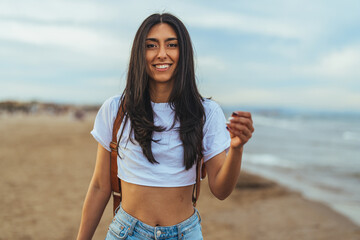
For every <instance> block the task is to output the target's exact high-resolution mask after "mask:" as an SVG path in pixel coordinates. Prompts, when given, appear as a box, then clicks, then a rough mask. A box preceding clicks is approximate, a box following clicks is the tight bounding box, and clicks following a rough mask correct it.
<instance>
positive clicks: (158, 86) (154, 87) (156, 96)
mask: <svg viewBox="0 0 360 240" xmlns="http://www.w3.org/2000/svg"><path fill="white" fill-rule="evenodd" d="M172 87H173V83H172V81H171V82H167V83H154V84H150V89H149V90H150V99H151V101H152V102H154V103H165V102H168V101H169V97H170V94H171V91H172Z"/></svg>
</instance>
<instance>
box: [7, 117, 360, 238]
mask: <svg viewBox="0 0 360 240" xmlns="http://www.w3.org/2000/svg"><path fill="white" fill-rule="evenodd" d="M94 117H95V116H94V115H92V116H88V117H87V118H86V119H85V120H84V121H77V120H75V119H74V118H73V117H71V116H61V117H54V116H44V115H43V116H21V115H17V116H5V115H0V133H1V134H0V176H1V180H2V181H1V183H0V194H1V195H0V196H1V197H0V222H1V224H0V240H2V239H4V240H5V239H75V238H76V235H77V231H78V227H79V223H80V218H81V209H82V204H83V201H84V198H85V194H86V191H87V187H88V184H89V182H90V179H91V176H92V172H93V168H94V165H95V156H96V145H97V143H96V141H95V140H94V139H93V138H92V136H91V135H90V133H89V132H90V131H91V129H92V125H93V120H94ZM245 151H246V150H245ZM245 161H246V159H245ZM197 207H198V209H199V211H200V214H201V217H202V229H203V235H204V239H245V240H248V239H251V240H257V239H267V240H268V239H277V240H279V239H280V240H281V239H327V240H330V239H334V240H335V239H360V227H359V226H357V225H355V224H354V223H352V222H351V221H350V220H349V219H347V218H346V217H344V216H342V215H340V214H338V213H337V212H335V211H333V210H332V209H330V208H329V207H327V206H326V205H324V204H322V203H318V202H314V201H309V200H306V199H304V198H303V197H302V196H301V195H300V194H299V193H296V192H293V191H290V190H288V189H286V188H284V187H282V186H280V185H279V184H277V183H275V182H272V181H269V180H267V179H263V178H261V177H259V176H254V175H250V174H247V173H245V172H242V174H241V177H240V179H239V182H238V185H237V188H236V189H235V190H234V192H233V194H232V195H231V196H230V197H229V198H228V199H226V200H224V201H219V200H217V199H215V197H213V196H212V194H211V193H210V191H209V189H208V186H207V180H206V179H205V180H204V181H203V182H202V187H201V195H200V200H199V202H198V205H197ZM111 208H112V204H109V205H108V207H107V208H106V210H105V212H104V215H103V218H102V220H101V222H100V224H99V226H98V229H97V231H96V233H95V235H94V238H93V239H104V238H105V235H106V231H107V227H108V225H109V223H110V222H111V219H112V213H111V210H112V209H111Z"/></svg>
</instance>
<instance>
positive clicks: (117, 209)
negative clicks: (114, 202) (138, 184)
mask: <svg viewBox="0 0 360 240" xmlns="http://www.w3.org/2000/svg"><path fill="white" fill-rule="evenodd" d="M120 207H121V203H120V205H119V206H118V207H117V208H116V209H115V212H114V215H116V214H117V212H118V211H119V209H120Z"/></svg>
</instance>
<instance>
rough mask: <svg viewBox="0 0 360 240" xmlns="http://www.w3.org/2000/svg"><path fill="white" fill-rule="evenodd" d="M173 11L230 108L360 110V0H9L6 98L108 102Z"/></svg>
mask: <svg viewBox="0 0 360 240" xmlns="http://www.w3.org/2000/svg"><path fill="white" fill-rule="evenodd" d="M159 12H160V13H162V12H170V13H172V14H174V15H176V16H177V17H179V18H180V19H181V20H182V21H183V22H184V23H185V25H186V26H187V28H188V31H189V33H190V36H191V38H192V42H193V46H194V50H195V61H196V75H197V81H198V87H199V89H200V92H201V94H202V95H203V96H204V97H212V98H213V99H214V100H216V101H218V102H219V103H220V104H222V105H236V106H240V107H241V106H244V107H245V106H247V107H249V106H250V107H251V106H253V107H263V108H277V107H285V108H302V109H312V110H331V111H356V112H360V14H359V12H360V1H358V0H342V1H340V0H338V1H331V0H328V1H325V0H324V1H318V0H312V1H310V0H302V1H298V0H292V1H288V0H271V1H270V0H269V1H266V0H253V1H211V0H207V1H176V2H175V1H173V2H171V1H155V0H154V1H146V0H140V1H136V0H134V1H121V0H116V1H115V0H108V1H92V0H87V1H78V0H71V1H70V0H61V1H60V0H59V1H53V0H46V1H45V0H43V1H40V0H23V1H21V0H2V1H0V101H3V100H19V101H30V100H38V101H48V102H59V103H76V104H101V103H102V102H103V101H104V100H106V99H107V98H109V97H111V96H113V95H116V94H120V93H121V92H122V90H123V88H124V86H125V79H126V71H127V66H128V60H129V55H130V48H131V45H132V40H133V38H134V36H135V33H136V31H137V28H138V27H139V26H140V24H141V22H142V21H143V20H144V19H145V18H146V17H147V16H149V15H150V14H152V13H159Z"/></svg>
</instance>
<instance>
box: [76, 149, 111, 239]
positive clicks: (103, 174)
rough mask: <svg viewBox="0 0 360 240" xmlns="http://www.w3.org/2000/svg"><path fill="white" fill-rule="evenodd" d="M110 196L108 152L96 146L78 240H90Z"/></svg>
mask: <svg viewBox="0 0 360 240" xmlns="http://www.w3.org/2000/svg"><path fill="white" fill-rule="evenodd" d="M110 194H111V183H110V152H108V151H107V150H106V149H105V148H104V147H103V146H101V144H98V150H97V157H96V164H95V170H94V173H93V176H92V179H91V182H90V186H89V189H88V192H87V194H86V197H85V202H84V206H83V210H82V216H81V223H80V229H79V233H78V236H77V239H78V240H80V239H91V238H92V236H93V235H94V232H95V230H96V227H97V225H98V224H99V221H100V219H101V216H102V214H103V212H104V209H105V207H106V204H107V203H108V201H109V198H110Z"/></svg>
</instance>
